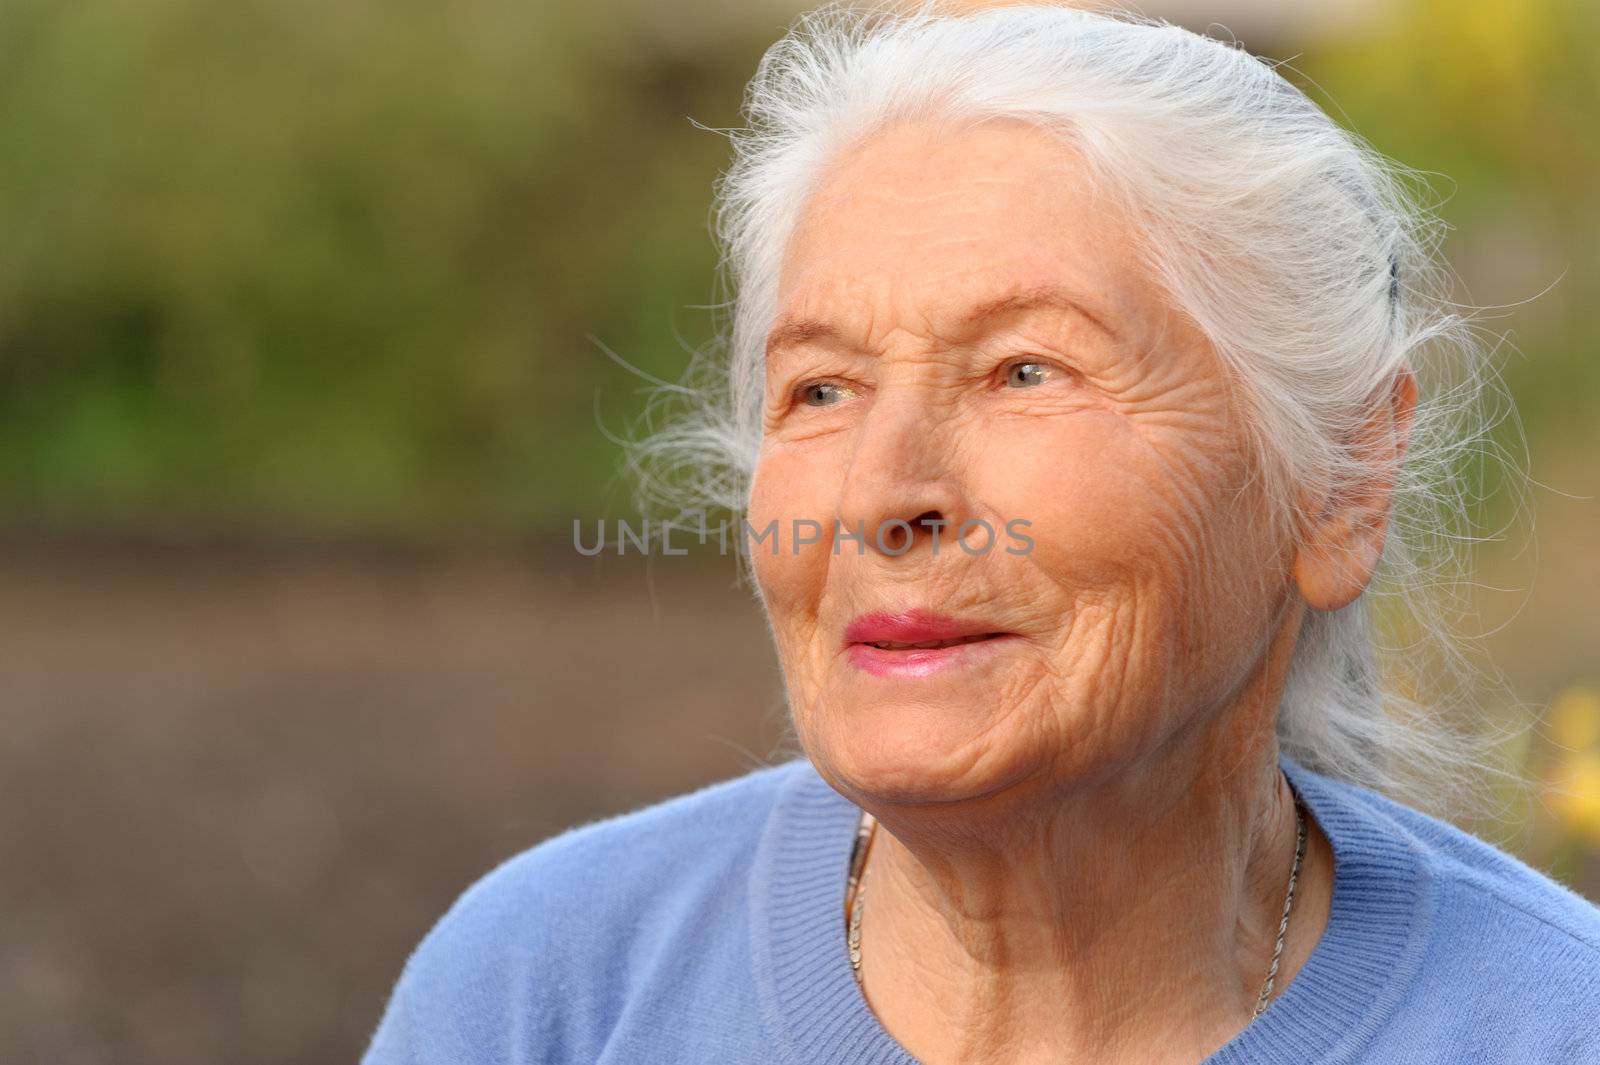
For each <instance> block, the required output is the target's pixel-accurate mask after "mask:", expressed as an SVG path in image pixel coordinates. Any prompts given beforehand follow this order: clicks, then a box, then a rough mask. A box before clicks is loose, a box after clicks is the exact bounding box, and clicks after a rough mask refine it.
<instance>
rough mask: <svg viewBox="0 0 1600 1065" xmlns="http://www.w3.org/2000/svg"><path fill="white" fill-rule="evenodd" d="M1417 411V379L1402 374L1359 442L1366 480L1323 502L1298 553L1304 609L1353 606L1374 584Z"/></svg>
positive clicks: (1294, 572)
mask: <svg viewBox="0 0 1600 1065" xmlns="http://www.w3.org/2000/svg"><path fill="white" fill-rule="evenodd" d="M1416 408H1417V379H1416V377H1415V376H1413V375H1412V373H1411V371H1410V370H1405V369H1402V370H1401V371H1400V373H1399V374H1398V375H1397V376H1396V378H1395V382H1394V387H1393V388H1392V389H1391V390H1390V393H1389V398H1388V402H1387V403H1383V404H1380V405H1379V406H1378V408H1377V409H1376V410H1374V411H1373V414H1372V417H1371V418H1370V419H1369V420H1368V421H1367V422H1366V424H1365V425H1363V426H1362V429H1361V431H1360V434H1359V436H1358V438H1357V439H1358V445H1357V446H1358V449H1359V451H1360V453H1361V454H1362V455H1363V456H1364V457H1365V458H1366V460H1367V461H1368V463H1369V464H1370V465H1369V469H1370V471H1371V472H1370V475H1369V476H1368V478H1367V479H1365V480H1362V481H1359V482H1357V483H1355V484H1351V485H1346V486H1344V487H1342V488H1341V489H1339V490H1338V491H1336V492H1334V493H1333V494H1332V495H1330V496H1329V497H1327V499H1326V500H1324V503H1323V506H1322V508H1321V513H1320V515H1319V516H1318V517H1317V518H1316V520H1315V521H1313V522H1312V523H1311V524H1310V526H1309V527H1308V528H1307V529H1306V531H1305V534H1304V535H1305V539H1304V541H1303V542H1302V543H1301V545H1300V546H1299V548H1297V549H1296V552H1295V560H1294V565H1293V568H1292V570H1291V573H1292V575H1293V577H1294V582H1295V585H1296V586H1297V587H1298V588H1299V590H1300V595H1301V597H1302V598H1304V599H1305V601H1306V603H1307V605H1309V606H1312V607H1315V608H1316V609H1318V610H1338V609H1340V608H1341V607H1344V606H1348V605H1349V604H1350V603H1352V602H1354V601H1355V599H1356V597H1357V596H1359V595H1360V594H1361V593H1362V592H1363V591H1364V590H1365V589H1366V587H1367V584H1368V583H1369V582H1370V581H1371V580H1372V574H1373V572H1374V571H1375V570H1376V569H1377V568H1378V559H1379V558H1380V557H1381V556H1382V554H1383V541H1384V537H1385V535H1386V534H1387V532H1388V528H1389V507H1390V502H1391V499H1392V497H1393V494H1394V485H1395V480H1396V479H1397V477H1398V476H1399V472H1400V466H1401V463H1402V462H1403V461H1404V460H1405V454H1406V444H1407V442H1408V441H1409V439H1410V436H1411V424H1412V420H1413V418H1414V416H1415V414H1416Z"/></svg>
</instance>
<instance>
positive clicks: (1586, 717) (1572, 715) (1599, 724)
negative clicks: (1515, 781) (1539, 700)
mask: <svg viewBox="0 0 1600 1065" xmlns="http://www.w3.org/2000/svg"><path fill="white" fill-rule="evenodd" d="M1545 727H1546V729H1547V734H1548V735H1549V737H1550V740H1551V742H1553V743H1555V744H1556V745H1558V746H1560V747H1564V748H1566V749H1567V750H1569V751H1584V750H1589V749H1592V748H1594V747H1596V746H1600V691H1596V690H1595V689H1594V688H1589V687H1583V686H1576V687H1572V688H1568V689H1567V690H1566V691H1564V692H1562V693H1561V694H1560V695H1558V696H1556V698H1555V701H1554V702H1552V703H1551V704H1550V713H1549V714H1548V715H1547V717H1546V719H1545Z"/></svg>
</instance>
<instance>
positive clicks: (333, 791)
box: [0, 544, 785, 1065]
mask: <svg viewBox="0 0 1600 1065" xmlns="http://www.w3.org/2000/svg"><path fill="white" fill-rule="evenodd" d="M3 554H4V557H3V561H0V648H3V651H0V654H3V663H4V665H3V671H4V692H5V696H4V705H5V711H4V713H5V718H6V721H5V728H4V740H3V743H0V777H3V779H4V780H5V782H6V783H5V793H6V795H7V796H8V797H9V801H7V802H5V803H3V804H0V854H3V855H4V860H3V862H0V906H3V911H4V918H3V921H4V924H5V926H6V928H7V932H6V934H5V936H4V944H5V949H4V951H3V953H0V1061H4V1062H7V1063H12V1062H16V1063H22V1062H27V1063H33V1062H40V1063H46V1062H48V1063H51V1065H55V1063H73V1065H77V1063H101V1062H104V1063H108V1065H109V1063H116V1065H189V1063H195V1065H200V1063H207V1065H209V1063H220V1062H228V1063H231V1065H256V1063H260V1065H266V1063H269V1062H270V1063H274V1065H282V1063H285V1062H349V1061H354V1060H355V1059H356V1057H357V1056H358V1055H359V1053H360V1051H361V1049H362V1048H363V1046H364V1045H365V1042H366V1039H367V1037H368V1035H369V1033H370V1030H371V1028H372V1027H373V1026H374V1025H375V1024H376V1023H377V1020H378V1017H379V1014H380V1011H381V1010H382V1007H383V1004H384V1000H385V998H386V996H387V994H388V991H389V988H390V985H391V984H392V982H393V980H394V978H395V977H396V975H397V974H398V973H399V970H400V966H401V964H402V963H403V962H404V960H405V957H406V955H407V953H408V952H409V950H410V949H411V947H412V946H413V945H414V944H415V942H416V940H417V939H418V938H419V937H420V936H421V935H422V934H423V933H424V932H425V931H426V930H427V928H428V926H429V925H430V924H431V923H432V922H433V921H434V920H435V919H436V918H437V917H438V916H439V915H440V914H441V913H442V912H443V910H444V908H445V907H446V906H448V904H449V903H450V901H451V900H452V899H453V898H454V897H455V896H456V895H457V894H458V893H459V892H460V891H461V890H462V889H464V888H465V887H466V886H467V885H468V884H469V883H470V882H471V881H472V880H473V879H475V878H476V877H478V876H479V875H481V874H482V873H484V872H486V871H487V870H488V869H489V868H491V867H492V866H493V865H494V864H495V863H496V862H498V861H499V860H501V859H503V858H506V857H509V856H510V855H512V854H514V853H516V852H517V851H519V850H522V849H523V848H525V847H528V846H530V845H532V844H534V843H537V842H538V841H539V840H541V839H543V838H545V837H547V836H549V835H551V834H553V833H555V832H557V831H559V830H560V829H563V828H565V827H567V826H569V825H573V824H576V823H579V822H581V821H585V820H587V819H590V818H594V817H597V816H601V815H603V814H607V813H614V812H620V811H623V810H627V809H631V808H633V807H636V806H638V805H642V804H645V803H647V802H650V801H653V800H655V799H659V798H663V797H666V796H669V795H672V794H675V793H677V792H680V791H683V790H687V789H689V788H691V787H694V786H697V785H699V784H701V783H705V782H707V781H710V780H714V779H718V778H722V777H729V776H734V775H737V774H739V773H741V772H744V771H745V770H746V769H749V768H752V767H754V766H755V765H756V764H758V763H760V762H762V761H763V760H767V759H769V758H773V757H779V755H776V754H775V748H776V747H777V746H778V745H779V744H780V742H781V741H782V740H783V738H784V735H785V719H784V715H783V708H782V700H781V682H780V679H779V676H778V674H777V671H776V666H775V664H774V660H773V658H772V654H771V651H770V650H769V647H768V636H767V631H766V627H765V624H764V622H763V621H762V620H761V618H760V616H759V613H758V612H757V610H756V608H755V605H754V603H753V600H752V599H751V598H750V597H749V595H748V594H747V593H746V592H745V591H742V590H737V589H735V588H734V587H733V585H732V577H731V574H732V572H733V571H732V567H731V561H730V562H729V564H728V565H727V566H725V567H723V568H722V569H720V570H718V571H717V572H716V573H712V574H707V573H706V572H705V571H704V569H703V568H702V569H699V570H698V571H696V570H694V569H690V568H686V567H684V566H682V565H678V566H672V565H664V564H663V560H654V564H653V567H652V568H653V573H647V572H646V569H645V565H644V560H642V559H638V558H629V559H622V560H619V559H616V558H600V559H595V560H581V559H574V564H571V565H567V566H565V567H561V568H555V569H552V568H549V567H546V566H541V565H536V564H534V563H533V562H532V561H530V560H529V559H527V558H522V557H513V556H507V555H500V556H496V557H489V556H464V555H458V554H432V553H405V552H386V553H385V552H370V551H368V552H356V551H338V550H293V551H285V550H274V549H241V548H211V549H203V548H202V549H195V548H177V547H169V548H162V547H158V546H148V545H146V546H126V545H125V546H121V547H108V546H105V545H100V546H93V545H80V546H77V547H73V546H70V545H62V544H55V545H52V546H48V547H39V546H34V547H29V546H26V545H15V544H14V545H10V546H9V547H8V549H7V550H6V551H5V552H4V553H3ZM571 556H572V552H571V550H570V548H568V549H567V550H566V552H565V555H563V556H562V557H571ZM665 561H667V562H674V563H681V562H682V560H680V559H670V560H665Z"/></svg>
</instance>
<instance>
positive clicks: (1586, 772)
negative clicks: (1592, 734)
mask: <svg viewBox="0 0 1600 1065" xmlns="http://www.w3.org/2000/svg"><path fill="white" fill-rule="evenodd" d="M1548 799H1549V805H1550V809H1551V811H1552V812H1553V813H1554V814H1555V815H1556V817H1557V818H1559V819H1560V821H1561V825H1562V827H1563V828H1564V829H1566V830H1567V831H1568V832H1570V833H1571V834H1573V835H1579V836H1588V837H1589V838H1590V839H1591V840H1593V841H1594V843H1595V845H1597V846H1600V750H1589V751H1581V752H1578V753H1576V754H1571V755H1568V756H1567V757H1566V758H1564V759H1563V760H1562V761H1561V763H1560V764H1559V765H1558V766H1557V767H1556V771H1555V775H1554V779H1553V780H1552V781H1551V788H1550V791H1549V792H1548Z"/></svg>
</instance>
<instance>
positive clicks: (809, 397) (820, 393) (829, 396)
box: [800, 381, 849, 407]
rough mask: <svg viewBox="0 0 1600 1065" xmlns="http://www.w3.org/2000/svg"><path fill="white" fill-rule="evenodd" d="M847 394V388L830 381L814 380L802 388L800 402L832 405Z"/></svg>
mask: <svg viewBox="0 0 1600 1065" xmlns="http://www.w3.org/2000/svg"><path fill="white" fill-rule="evenodd" d="M847 395H849V392H848V391H847V390H846V389H843V388H840V387H839V386H838V385H836V384H832V383H830V382H828V381H813V382H812V383H811V384H809V385H802V386H801V388H800V402H802V403H804V404H805V405H806V406H808V407H831V406H833V405H834V404H836V403H838V402H839V401H840V400H842V399H844V397H845V396H847Z"/></svg>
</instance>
